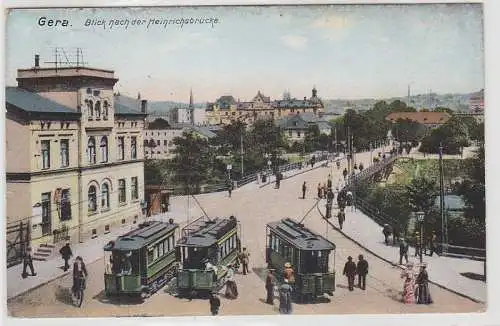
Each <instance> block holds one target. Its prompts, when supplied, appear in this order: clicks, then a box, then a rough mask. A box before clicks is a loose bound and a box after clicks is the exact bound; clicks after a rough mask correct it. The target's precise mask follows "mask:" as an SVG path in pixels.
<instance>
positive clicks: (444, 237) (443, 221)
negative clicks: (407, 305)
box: [439, 144, 448, 253]
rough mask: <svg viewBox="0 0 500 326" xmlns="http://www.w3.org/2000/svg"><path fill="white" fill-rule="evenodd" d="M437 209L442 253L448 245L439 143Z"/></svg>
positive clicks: (441, 152)
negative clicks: (439, 220) (439, 214)
mask: <svg viewBox="0 0 500 326" xmlns="http://www.w3.org/2000/svg"><path fill="white" fill-rule="evenodd" d="M439 209H440V212H441V228H442V230H441V233H442V235H441V242H442V244H443V253H444V252H445V251H446V250H447V247H445V246H446V245H448V221H447V218H446V214H445V211H444V170H443V145H442V144H439Z"/></svg>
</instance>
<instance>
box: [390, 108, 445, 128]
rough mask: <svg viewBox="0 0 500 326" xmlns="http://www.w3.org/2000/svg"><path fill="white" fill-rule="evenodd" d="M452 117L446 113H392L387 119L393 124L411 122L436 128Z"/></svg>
mask: <svg viewBox="0 0 500 326" xmlns="http://www.w3.org/2000/svg"><path fill="white" fill-rule="evenodd" d="M450 118H451V115H450V114H448V113H446V112H392V113H390V114H389V115H388V116H387V117H386V118H385V119H386V120H387V121H390V122H392V123H396V122H397V121H398V120H400V119H402V120H411V121H414V122H418V123H421V124H423V125H425V126H426V127H429V128H436V127H439V126H442V125H443V124H445V123H446V122H447V121H448V120H450Z"/></svg>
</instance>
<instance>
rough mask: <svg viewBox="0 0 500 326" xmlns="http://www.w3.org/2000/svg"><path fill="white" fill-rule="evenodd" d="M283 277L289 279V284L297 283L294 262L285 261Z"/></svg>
mask: <svg viewBox="0 0 500 326" xmlns="http://www.w3.org/2000/svg"><path fill="white" fill-rule="evenodd" d="M283 278H284V279H286V280H287V281H288V284H290V285H293V284H295V271H294V270H293V267H292V264H290V263H288V262H287V263H285V269H284V270H283Z"/></svg>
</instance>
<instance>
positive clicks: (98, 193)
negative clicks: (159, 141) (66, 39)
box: [6, 56, 147, 246]
mask: <svg viewBox="0 0 500 326" xmlns="http://www.w3.org/2000/svg"><path fill="white" fill-rule="evenodd" d="M17 81H18V86H17V87H7V89H6V109H7V114H6V117H7V119H6V142H7V144H6V145H7V146H6V147H7V150H6V161H7V168H6V179H7V196H6V197H7V218H6V220H7V221H6V222H7V223H16V222H19V221H25V222H29V223H30V225H31V229H30V235H31V245H32V246H37V245H40V244H43V243H44V244H46V243H50V244H57V243H58V242H59V241H65V237H66V236H69V237H70V238H71V241H74V242H78V241H84V240H85V239H88V238H90V237H96V236H98V235H101V234H104V233H108V232H110V230H112V229H113V228H115V227H118V226H120V225H122V224H126V223H132V222H135V221H137V220H138V218H139V217H140V216H141V200H143V199H144V164H143V149H142V144H143V142H142V130H143V129H144V124H145V118H146V115H147V112H146V111H147V107H146V106H147V102H146V101H145V100H142V101H134V102H133V104H132V105H130V104H124V103H123V102H121V101H120V98H119V97H117V96H114V94H113V87H114V85H115V83H116V82H117V81H118V78H116V76H115V75H114V72H113V71H110V70H103V69H95V68H88V67H57V68H41V67H40V66H39V56H35V65H34V67H33V68H30V69H19V70H18V71H17ZM62 236H64V237H62Z"/></svg>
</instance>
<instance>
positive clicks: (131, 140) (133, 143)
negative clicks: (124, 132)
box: [130, 136, 137, 159]
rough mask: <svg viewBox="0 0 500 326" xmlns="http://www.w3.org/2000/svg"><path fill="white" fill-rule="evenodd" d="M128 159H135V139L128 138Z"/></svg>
mask: <svg viewBox="0 0 500 326" xmlns="http://www.w3.org/2000/svg"><path fill="white" fill-rule="evenodd" d="M130 158H131V159H136V158H137V137H135V136H133V137H130Z"/></svg>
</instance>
